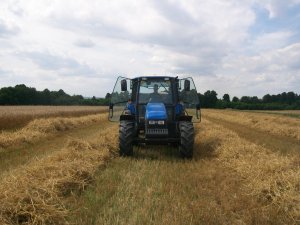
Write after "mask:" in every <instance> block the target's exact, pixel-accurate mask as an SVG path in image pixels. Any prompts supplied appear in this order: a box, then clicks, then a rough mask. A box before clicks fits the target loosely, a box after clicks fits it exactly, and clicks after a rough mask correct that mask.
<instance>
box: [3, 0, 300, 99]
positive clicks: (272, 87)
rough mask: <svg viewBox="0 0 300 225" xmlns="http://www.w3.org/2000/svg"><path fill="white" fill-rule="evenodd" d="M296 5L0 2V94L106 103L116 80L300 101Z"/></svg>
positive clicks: (164, 0)
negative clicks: (184, 83) (162, 81)
mask: <svg viewBox="0 0 300 225" xmlns="http://www.w3.org/2000/svg"><path fill="white" fill-rule="evenodd" d="M299 21H300V0H285V1H283V0H243V1H239V0H119V1H117V0H63V1H62V0H39V1H37V0H1V1H0V78H1V79H0V88H1V87H5V86H15V85H16V84H25V85H27V86H30V87H35V88H37V90H43V89H45V88H48V89H50V90H59V89H63V90H64V91H65V92H67V93H68V94H71V95H72V94H81V95H84V96H98V97H102V96H105V94H106V93H107V92H111V90H112V88H113V85H114V82H115V80H116V78H117V77H118V76H119V75H123V76H128V77H135V76H140V75H169V76H170V75H178V76H180V77H187V76H192V77H193V78H194V80H195V82H196V86H197V89H198V92H200V93H204V92H205V91H206V90H215V91H216V92H217V93H218V97H219V98H222V96H223V94H224V93H229V94H230V96H232V97H233V96H238V97H241V96H244V95H250V96H254V95H256V96H259V97H262V96H263V95H264V94H267V93H270V94H277V93H281V92H284V91H294V92H296V93H298V94H300V22H299Z"/></svg>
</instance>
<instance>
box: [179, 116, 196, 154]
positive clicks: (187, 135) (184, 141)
mask: <svg viewBox="0 0 300 225" xmlns="http://www.w3.org/2000/svg"><path fill="white" fill-rule="evenodd" d="M179 131H180V145H179V152H180V155H181V157H183V158H192V157H193V148H194V125H193V123H192V122H189V121H181V122H179Z"/></svg>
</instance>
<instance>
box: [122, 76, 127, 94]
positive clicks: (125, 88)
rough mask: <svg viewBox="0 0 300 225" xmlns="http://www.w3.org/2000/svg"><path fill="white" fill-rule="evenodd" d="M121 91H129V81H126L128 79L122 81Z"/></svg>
mask: <svg viewBox="0 0 300 225" xmlns="http://www.w3.org/2000/svg"><path fill="white" fill-rule="evenodd" d="M121 91H127V81H126V79H124V80H121Z"/></svg>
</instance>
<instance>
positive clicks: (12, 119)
mask: <svg viewBox="0 0 300 225" xmlns="http://www.w3.org/2000/svg"><path fill="white" fill-rule="evenodd" d="M106 111H107V107H106V106H0V130H5V129H15V128H20V127H22V126H24V125H26V124H27V123H28V122H30V121H32V120H34V119H39V118H50V117H51V118H52V117H75V116H85V115H90V114H97V113H102V112H106Z"/></svg>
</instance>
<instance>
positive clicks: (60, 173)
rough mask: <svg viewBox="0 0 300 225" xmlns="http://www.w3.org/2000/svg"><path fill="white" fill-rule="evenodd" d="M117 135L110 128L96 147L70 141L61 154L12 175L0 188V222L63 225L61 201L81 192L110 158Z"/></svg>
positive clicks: (25, 167) (9, 175)
mask: <svg viewBox="0 0 300 225" xmlns="http://www.w3.org/2000/svg"><path fill="white" fill-rule="evenodd" d="M116 135H117V134H116V132H115V129H114V128H110V129H109V130H108V132H107V134H106V135H105V136H104V137H99V140H97V142H96V143H88V142H85V141H80V140H70V141H69V142H68V144H67V145H66V147H65V148H64V149H63V150H61V151H60V152H57V153H56V154H53V155H51V156H48V157H46V158H43V159H42V160H37V161H36V162H35V163H31V164H29V165H26V166H23V167H20V168H18V169H16V170H14V171H12V172H11V173H10V174H8V175H7V176H6V177H5V178H4V179H3V181H2V182H1V184H0V201H1V204H0V222H2V223H4V224H5V223H6V224H66V223H67V221H66V219H65V218H66V216H67V215H68V213H69V212H68V210H67V209H66V207H65V204H64V201H65V200H66V198H68V197H69V196H71V195H78V194H80V193H81V192H82V191H84V190H85V189H86V187H87V186H88V185H89V184H90V183H91V182H92V181H93V179H94V173H95V171H96V170H98V169H99V167H100V166H101V165H104V164H105V162H106V161H107V160H109V159H110V158H111V157H112V154H111V153H110V152H111V150H112V149H116V148H117V142H116V140H117V138H116ZM107 141H109V142H107Z"/></svg>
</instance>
